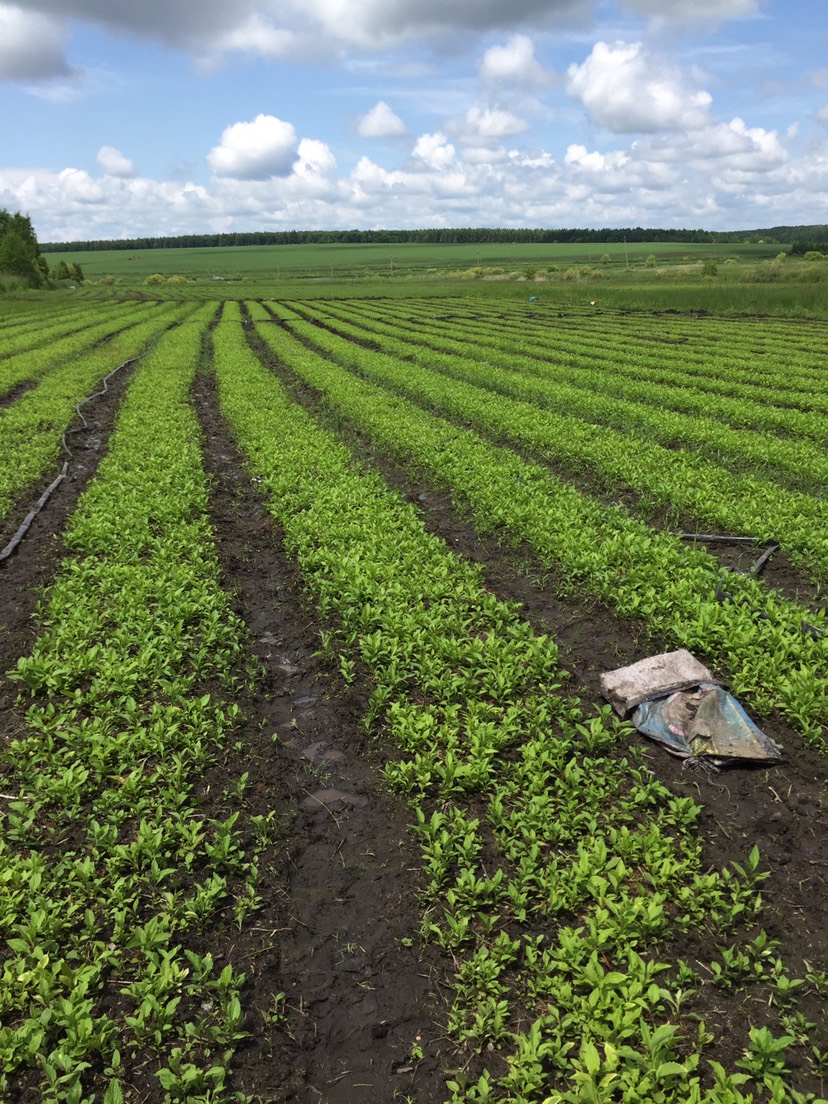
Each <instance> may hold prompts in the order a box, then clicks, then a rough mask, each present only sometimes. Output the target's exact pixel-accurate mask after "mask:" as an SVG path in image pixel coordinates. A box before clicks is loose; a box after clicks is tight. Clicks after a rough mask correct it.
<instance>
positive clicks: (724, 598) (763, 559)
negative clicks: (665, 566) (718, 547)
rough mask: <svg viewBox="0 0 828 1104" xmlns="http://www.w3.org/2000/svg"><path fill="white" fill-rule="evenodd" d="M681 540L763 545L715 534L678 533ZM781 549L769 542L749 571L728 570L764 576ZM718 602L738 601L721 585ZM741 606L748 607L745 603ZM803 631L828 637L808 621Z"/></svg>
mask: <svg viewBox="0 0 828 1104" xmlns="http://www.w3.org/2000/svg"><path fill="white" fill-rule="evenodd" d="M676 536H678V538H679V540H686V541H698V543H700V544H761V541H760V540H759V538H758V537H731V536H726V535H722V536H719V535H718V534H714V533H677V534H676ZM779 548H780V544H779V541H775V540H772V541H769V542H768V546H767V548H766V549H765V550H764V552H762V554H761V555H760V556H759V557H758V558H757V559H756V560H754V562H753V563H752V564H751V565H750V567H749V568H748V570H747V571H738V570H737V569H736V568H732V567H731V568H728V569H727V570H728V571H730V572H732V573H733V574H734V575H753V576H754V577H757V578H758V576H759V575H761V574H762V572H763V571H764V570H765V568H766V567H767V564H768V560H769V559H770V558H771V556H772V555H773V554H774V553H775V552H778V551H779ZM716 601H717V602H735V601H736V599H735V598H734V597H733V595H732V594H730V593H729V592H728V591H726V590H725V589H724V587H723V586H721V584H720V585H719V586H717V587H716ZM739 605H746V603H745V602H744V601H742V602H740V603H739ZM756 617H757V619H758V620H759V621H769V620H770V618H769V617H768V615H767V614H766V613H764V612H762V611H758V612H757V614H756ZM800 627H801V629H802V632H803V634H804V635H805V636H810V637H813V638H814V639H815V640H817V639H818V638H819V637H821V636H826V635H828V629H820V628H819V627H818V626H816V625H811V624H810V623H809V622H808V621H803V622H801V626H800Z"/></svg>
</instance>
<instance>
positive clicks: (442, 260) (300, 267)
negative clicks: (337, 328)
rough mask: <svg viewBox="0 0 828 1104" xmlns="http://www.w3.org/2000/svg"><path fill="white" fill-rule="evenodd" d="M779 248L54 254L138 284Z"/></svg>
mask: <svg viewBox="0 0 828 1104" xmlns="http://www.w3.org/2000/svg"><path fill="white" fill-rule="evenodd" d="M780 248H781V247H780V246H779V245H752V244H738V245H737V244H735V243H728V244H727V245H722V244H706V243H685V242H680V243H678V244H677V243H675V242H636V243H631V244H630V245H628V246H625V245H624V243H623V242H621V243H609V244H600V245H585V244H577V243H575V244H572V243H566V244H560V245H540V244H537V245H536V244H514V245H504V244H500V243H495V244H486V243H480V244H474V243H472V244H468V245H467V244H460V245H433V244H421V243H418V242H411V243H406V244H394V245H382V244H377V243H370V244H355V245H350V244H344V245H339V244H334V245H266V246H255V245H248V246H236V247H226V246H225V247H221V248H215V249H187V248H184V249H144V250H119V249H113V250H101V251H100V252H79V253H60V254H49V257H50V259H51V258H54V261H53V263H55V264H56V263H57V261H58V260H59V259H62V260H65V261H68V262H77V263H78V264H80V265H82V267H83V270H84V272H85V273H86V274H87V276H90V277H96V276H103V275H106V274H112V275H114V276H122V277H128V278H131V279H140V278H145V277H147V276H149V275H150V274H151V273H154V272H159V273H161V274H162V275H174V274H178V275H183V276H188V277H190V278H194V279H209V278H211V277H214V276H221V277H223V278H224V279H225V280H226V279H233V278H238V277H239V276H241V275H246V276H250V277H254V276H268V277H275V278H276V279H279V278H281V277H282V276H285V277H287V276H301V277H305V278H314V277H315V278H322V277H328V278H330V277H331V276H334V277H341V278H349V277H359V278H364V277H366V276H376V275H382V276H391V275H401V274H409V275H424V274H426V273H428V270H429V269H433V268H439V269H468V268H472V267H483V268H487V267H501V268H506V269H525V268H528V267H532V268H545V267H548V266H550V265H567V266H568V265H572V264H599V263H600V262H601V258H602V257H603V256H604V255H606V256H608V257H609V258H610V260H609V262H608V266H609V267H610V268H621V269H625V268H626V266H627V263H629V265H630V266H640V265H642V264H643V263H644V262H645V260H646V258H647V257H648V256H650V255H653V256H654V257H655V258H656V259H657V261H658V262H659V263H661V264H682V263H686V261H693V262H698V261H701V260H705V259H707V258H712V259H714V260H719V261H724V260H725V259H726V258H727V257H733V258H735V259H738V260H741V261H750V262H754V263H755V262H757V261H761V260H767V259H769V258H772V257H774V256H776V254H777V253H778V252H779V250H780Z"/></svg>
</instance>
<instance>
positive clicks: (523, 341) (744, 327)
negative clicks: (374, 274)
mask: <svg viewBox="0 0 828 1104" xmlns="http://www.w3.org/2000/svg"><path fill="white" fill-rule="evenodd" d="M388 306H389V309H390V310H394V311H395V313H397V314H398V315H399V314H400V312H399V309H398V308H395V307H393V306H391V305H390V304H389V305H388ZM464 316H465V317H468V318H469V320H470V321H471V323H472V324H471V326H470V327H468V323H467V322H466V321H465V318H464ZM402 317H403V319H404V320H409V319H410V313H409V312H408V311H406V312H404V313H403V315H402ZM419 317H420V318H421V319H422V321H423V322H428V321H429V318H430V317H431V318H433V305H432V306H431V307H429V305H428V304H425V305H424V307H423V309H422V311H421V313H420V315H419ZM434 325H435V326H436V327H437V328H438V329H440V330H442V331H444V332H445V331H448V336H451V335H452V331H456V329H458V328H460V329H464V328H466V327H468V328H469V330H470V332H471V333H474V332H475V330H476V333H477V336H479V335H480V334H481V333H484V334H485V335H486V337H487V339H489V338H490V339H491V341H492V344H493V346H494V347H496V348H500V347H503V343H504V334H509V335H511V338H512V340H513V341H515V344H513V345H512V348H513V351H515V352H517V353H519V354H524V353H528V352H531V353H534V354H536V355H541V356H543V355H544V353H545V351H546V350H547V349H548V347H549V345H550V344H554V346H555V347H556V349H557V350H558V355H559V359H560V360H561V362H562V363H571V364H573V365H574V366H579V365H581V364H589V363H597V364H598V365H601V366H604V367H606V368H607V369H608V370H612V369H613V368H614V366H615V359H616V358H615V356H614V352H613V346H614V345H615V344H616V343H619V344H620V345H621V346H622V347H623V348H624V350H625V353H626V357H627V362H626V365H624V366H621V367H620V369H619V371H620V374H621V375H622V376H623V375H625V374H626V373H627V372H628V371H629V370H630V369H633V370H634V372H635V376H636V377H638V376H646V377H647V378H648V380H649V381H650V382H651V383H652V384H653V385H654V386H657V385H658V384H659V383H665V384H668V385H669V384H671V383H674V382H681V384H682V385H683V390H685V391H687V392H688V398H689V399H692V398H694V397H695V395H696V393H697V391H701V392H702V393H704V392H705V391H711V392H713V393H715V392H722V393H723V394H725V395H732V394H741V395H742V396H743V397H745V398H750V397H753V398H754V399H756V400H757V401H759V402H762V401H763V400H764V399H765V398H766V396H767V394H768V391H769V390H773V391H775V392H776V393H777V395H778V396H779V402H780V404H781V405H791V406H801V405H805V406H808V405H810V403H811V402H812V401H813V398H814V392H816V394H817V401H818V402H819V401H822V402H823V403H824V401H825V395H824V392H825V384H824V383H823V380H822V379H821V376H820V373H819V358H820V344H821V345H822V347H823V348H824V346H825V343H826V336H827V335H826V330H825V327H824V326H823V325H821V324H820V323H807V324H804V325H802V326H800V327H799V329H801V330H802V332H803V334H804V335H807V337H806V340H807V343H808V347H807V351H806V352H804V353H803V354H800V355H799V356H798V357H797V355H796V353H795V352H794V351H793V349H792V348H791V343H792V338H793V337H794V336H795V334H796V332H797V331H796V330H794V331H791V327H790V326H788V327H787V329H786V331H785V336H786V337H787V342H777V343H774V344H773V345H772V346H771V347H770V348H768V347H765V346H764V345H763V347H762V348H761V349H758V348H757V347H756V346H757V342H758V341H759V338H760V336H761V335H760V334H757V332H756V323H754V322H747V321H730V322H719V323H718V324H716V323H711V322H709V321H708V320H696V321H694V322H693V323H692V329H689V330H688V329H687V323H684V324H682V323H680V322H677V321H676V320H674V319H673V318H670V319H665V318H663V317H659V318H658V319H657V320H652V319H648V318H646V317H643V318H642V317H638V318H637V319H636V324H635V331H634V332H632V333H631V332H630V329H629V324H628V323H627V322H626V319H625V316H624V315H623V314H618V313H616V312H607V311H601V312H600V313H599V314H597V315H596V314H593V316H592V317H591V318H590V317H582V316H579V315H576V316H575V317H574V318H573V317H568V316H567V317H565V318H563V319H561V318H559V317H558V315H557V313H556V312H555V310H554V308H552V309H551V310H543V311H538V310H536V309H535V308H529V309H528V310H527V308H526V307H523V308H520V309H515V308H514V307H513V308H511V312H508V313H505V314H504V313H502V312H499V313H498V316H497V317H493V316H492V314H491V312H490V311H488V312H487V311H480V309H479V307H477V306H476V305H471V304H470V305H469V306H467V307H465V308H464V309H463V311H462V314H461V315H460V316H459V317H453V318H450V319H441V318H439V317H438V318H436V319H434ZM763 332H764V331H763ZM608 336H610V337H611V338H615V339H616V341H611V342H609V343H608V341H607V337H608ZM766 358H767V359H766ZM679 397H680V396H679V395H676V399H678V398H679Z"/></svg>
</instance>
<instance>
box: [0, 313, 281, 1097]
mask: <svg viewBox="0 0 828 1104" xmlns="http://www.w3.org/2000/svg"><path fill="white" fill-rule="evenodd" d="M187 311H190V313H192V308H186V309H185V310H184V311H183V312H182V310H181V308H180V307H176V308H174V309H172V311H171V312H170V311H168V310H167V309H166V308H162V309H160V310H159V311H158V312H157V314H153V320H152V322H149V321H145V322H143V323H140V324H138V325H136V326H135V327H134V329H133V330H131V331H126V333H127V334H130V335H131V336H130V337H129V340H130V341H138V340H139V339H141V340H144V341H146V339H147V337H148V336H150V335H151V334H152V333H158V332H159V331H160V330H161V329H162V328H163V327H164V325H165V324H166V322H168V321H169V320H170V319H171V318H174V317H186V314H187ZM212 314H213V308H212V307H207V308H201V310H200V311H199V312H198V313H196V314H195V315H192V321H191V322H190V323H189V324H188V325H182V326H179V327H177V328H176V329H174V330H172V331H170V332H169V333H168V334H167V335H165V336H164V337H163V338H162V339H161V340H159V341H158V343H157V344H156V346H155V347H154V349H153V350H152V351H151V352H150V353H149V354H148V356H147V357H146V358H145V359H144V360H142V361H141V362H140V364H139V366H138V367H137V369H136V372H135V375H134V378H133V380H132V382H131V384H130V387H129V391H128V394H127V397H126V399H125V401H124V404H123V406H122V408H121V410H120V413H119V417H118V422H117V425H116V429H115V432H114V434H113V436H112V438H111V440H110V442H109V448H108V451H107V455H106V456H105V457H104V458H103V460H102V462H101V464H100V468H99V471H98V474H97V477H96V478H95V480H94V481H93V482H92V483H90V485H89V487H88V489H87V491H86V493H85V494H84V496H83V497H82V499H81V502H80V504H79V507H78V509H77V511H76V513H75V514H74V516H73V517H72V519H71V521H70V524H69V527H68V529H67V532H66V534H65V545H66V548H67V552H68V554H67V557H66V558H65V559H64V561H63V563H62V564H61V566H60V568H59V570H58V573H57V576H56V578H55V580H54V582H53V584H52V586H51V588H50V589H49V591H48V593H47V594H46V596H45V597H44V599H43V602H42V603H41V607H40V609H39V612H38V621H37V628H38V635H37V639H36V641H35V644H34V646H33V649H32V651H31V653H30V654H29V655H27V656H23V657H21V658H20V660H19V661H18V663H17V665H16V667H15V669H14V671H13V676H14V677H15V678H17V679H18V681H19V686H20V700H19V704H18V708H19V716H20V720H21V724H20V725H19V729H18V732H17V733H16V734H15V735H14V737H13V738H12V739H10V740H9V741H8V742H7V744H6V746H5V747H4V750H3V766H4V776H5V779H6V781H5V783H4V785H5V786H6V788H9V787H10V786H12V785H13V786H14V787H15V792H16V794H17V795H18V796H17V799H16V800H14V801H12V802H9V803H7V804H5V805H4V810H3V814H2V816H0V860H2V861H1V862H0V866H2V871H3V874H2V877H0V917H1V918H2V939H3V952H4V953H3V961H2V973H0V1055H2V1062H0V1095H2V1097H3V1098H4V1099H9V1100H11V1099H17V1098H22V1095H24V1094H28V1095H29V1096H32V1098H34V1096H35V1095H38V1096H39V1097H42V1098H43V1099H48V1100H50V1101H54V1102H55V1104H59V1102H60V1104H86V1102H90V1104H91V1102H92V1101H95V1100H104V1101H106V1102H107V1104H119V1102H123V1101H124V1100H125V1099H129V1098H131V1095H132V1094H133V1080H134V1072H135V1069H136V1068H138V1067H142V1066H146V1065H147V1064H148V1063H150V1064H151V1066H152V1067H155V1068H158V1069H159V1074H158V1083H159V1091H160V1092H162V1093H163V1094H164V1096H163V1099H165V1100H170V1101H172V1100H195V1099H203V1100H210V1101H212V1102H214V1104H230V1102H231V1101H238V1100H240V1099H241V1097H240V1096H239V1094H238V1093H237V1092H236V1091H235V1090H234V1089H233V1088H232V1086H231V1085H230V1069H231V1066H232V1062H233V1055H234V1052H235V1050H236V1048H237V1047H238V1045H239V1043H240V1041H241V1040H242V1039H243V1038H244V1037H245V1029H244V1025H243V1009H242V1004H241V996H240V994H241V991H242V987H243V985H244V980H245V979H244V975H243V974H241V973H240V972H238V971H236V970H235V969H234V967H233V966H232V964H228V965H226V966H223V968H221V969H219V968H218V967H217V966H216V965H215V962H214V961H213V959H212V957H211V956H210V955H209V954H207V955H204V956H199V955H197V954H195V952H193V951H191V950H190V949H189V948H188V946H187V944H188V942H190V941H191V940H192V939H194V938H196V937H197V933H198V932H201V931H205V930H207V929H210V928H212V929H215V928H216V926H220V913H221V911H222V910H224V909H225V908H227V906H228V905H229V903H230V901H231V900H235V901H236V902H237V905H236V909H237V921H238V922H239V923H243V922H244V920H245V918H246V916H247V915H249V913H250V911H252V910H253V909H254V908H255V907H256V904H257V902H256V897H255V887H256V875H255V870H256V850H255V848H252V849H248V850H245V848H244V846H243V845H242V843H241V839H242V827H241V823H240V821H239V818H240V817H241V816H243V811H242V809H243V789H244V780H243V779H239V780H238V783H237V785H236V787H235V789H234V790H232V789H231V793H230V799H231V800H235V802H236V805H237V807H236V808H235V809H228V810H227V811H223V813H222V815H221V816H220V817H216V816H215V814H213V815H212V816H209V815H206V814H205V811H204V809H203V808H202V807H201V804H200V800H199V797H198V792H197V791H198V783H199V780H200V779H201V778H202V777H203V774H204V771H205V770H206V769H207V768H208V766H209V765H211V764H212V763H213V762H215V761H216V759H217V757H218V755H219V752H220V749H221V745H222V743H224V742H225V741H226V740H228V739H231V738H232V735H233V733H234V731H235V729H236V728H237V727H238V725H239V722H240V712H239V709H238V706H237V705H236V704H235V702H234V701H233V698H234V696H235V691H236V689H237V687H238V678H237V675H236V673H235V672H236V666H237V662H238V658H239V656H240V655H241V654H242V653H243V650H244V647H245V642H246V633H245V630H244V627H243V625H242V624H241V622H240V621H239V619H238V618H237V617H236V616H235V615H234V613H233V610H232V599H231V598H230V596H228V595H226V594H225V593H223V591H222V589H221V587H220V585H219V579H220V571H219V566H218V560H217V557H216V552H215V548H214V546H213V542H212V533H211V529H210V524H209V521H208V518H207V504H208V499H207V486H206V479H205V476H204V473H203V470H202V466H201V457H200V451H199V434H198V427H197V423H196V422H195V419H194V417H193V415H192V412H191V411H190V409H189V396H188V389H189V386H190V384H191V381H192V378H193V375H194V373H195V369H196V365H197V362H198V356H199V350H200V346H201V339H202V334H203V332H204V330H205V328H206V326H207V324H208V323H209V321H210V319H211V317H212ZM140 335H143V338H140ZM116 340H120V339H116ZM124 340H127V338H126V336H125V337H124ZM103 348H106V347H103ZM122 352H123V350H120V352H119V353H118V354H115V353H113V350H112V346H110V347H109V350H108V353H107V355H108V356H110V357H111V356H113V355H120V353H122ZM96 355H97V354H96ZM85 370H87V371H89V372H91V371H92V368H91V367H89V366H88V367H87V369H85ZM72 371H74V372H77V371H79V368H78V365H73V366H72ZM95 372H98V368H97V362H95ZM54 378H56V377H55V376H53V375H49V376H47V377H46V378H45V379H44V385H45V384H46V383H47V382H48V381H50V380H52V379H54ZM78 380H80V376H78ZM75 386H76V384H75V383H73V384H72V387H73V388H74V387H75ZM84 386H86V385H85V384H84ZM205 680H208V681H209V682H210V684H211V687H212V689H211V691H210V692H205V690H204V688H203V683H204V681H205ZM220 689H221V691H223V693H224V695H225V697H224V699H222V697H221V696H220V693H219V691H220ZM23 722H25V723H23ZM267 831H268V825H267V823H262V824H261V825H260V831H259V840H261V839H262V838H263V836H265V835H266V834H267ZM251 834H252V833H251ZM113 992H116V993H118V995H119V998H118V1006H117V1010H113V1006H112V1002H111V1000H110V995H111V994H112V993H113ZM205 994H209V999H208V1000H206V1001H205ZM194 1009H200V1011H199V1012H198V1013H197V1014H196V1013H195V1012H194Z"/></svg>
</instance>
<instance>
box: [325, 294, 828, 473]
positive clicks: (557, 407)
mask: <svg viewBox="0 0 828 1104" xmlns="http://www.w3.org/2000/svg"><path fill="white" fill-rule="evenodd" d="M353 315H354V312H353V311H351V310H350V308H346V309H344V310H342V309H341V308H340V307H339V306H338V305H337V306H333V307H332V306H330V305H326V307H325V312H323V315H322V317H323V318H325V319H326V320H328V319H330V318H335V319H336V320H337V321H336V322H335V326H336V327H337V329H339V330H340V331H342V325H343V323H349V322H350V325H353V323H354V321H355V322H357V332H359V333H360V336H361V339H362V340H364V339H365V336H367V335H380V341H381V343H382V346H383V351H386V352H394V350H395V348H400V349H405V353H404V354H405V355H408V357H411V355H413V357H415V359H416V360H417V361H418V362H424V363H426V364H427V365H428V367H438V365H439V367H443V365H445V369H446V370H447V371H449V372H452V371H455V372H460V373H463V379H465V380H467V381H469V382H474V383H478V384H480V385H481V386H485V388H487V389H489V390H493V391H498V392H502V393H503V394H507V395H510V396H511V397H518V399H524V400H526V401H527V402H531V403H534V404H537V405H539V406H543V407H544V408H549V410H554V411H555V412H556V413H559V414H563V415H565V416H567V417H574V418H577V420H578V421H583V422H587V423H592V424H597V425H601V426H612V427H613V428H615V429H618V431H620V432H623V433H624V435H625V436H634V437H636V438H637V437H639V436H643V437H644V438H645V439H646V440H647V442H656V443H658V444H662V445H667V446H670V447H672V446H676V445H680V446H681V447H682V448H686V449H691V450H696V452H698V453H699V454H700V455H703V456H704V457H708V458H710V457H715V459H716V463H718V464H719V465H724V466H726V467H729V468H734V469H735V470H739V471H744V470H749V471H761V473H763V474H765V477H769V476H772V477H773V478H774V479H775V480H777V481H782V482H784V484H787V485H789V486H793V487H794V488H799V489H805V490H810V489H811V488H820V489H821V487H822V486H824V484H825V482H826V479H828V463H827V461H826V459H825V456H824V452H822V448H821V447H820V446H818V445H817V443H816V442H810V440H802V439H793V438H778V437H776V436H774V437H769V436H768V432H767V429H768V428H769V427H765V428H764V429H763V427H762V421H761V418H757V420H756V422H755V425H754V426H752V427H751V428H750V429H744V428H743V429H739V428H733V427H732V426H731V425H729V424H728V423H726V415H728V412H726V411H725V410H721V400H716V399H711V400H710V401H709V402H708V403H705V407H704V413H703V414H694V415H689V414H682V413H678V412H676V411H671V410H669V408H666V407H665V406H664V405H662V403H661V396H660V395H659V393H658V389H651V388H650V385H649V384H648V383H647V382H646V378H645V380H644V381H640V382H638V381H636V382H635V383H633V384H631V385H630V386H628V388H625V386H624V385H623V384H622V385H618V383H617V373H616V372H615V371H614V370H609V371H607V370H601V369H595V368H593V367H592V365H588V364H584V365H583V367H582V368H581V369H578V370H576V371H573V370H566V369H561V367H560V364H559V363H558V362H556V360H555V355H556V350H555V349H554V348H553V347H552V348H548V349H546V350H545V353H543V354H542V355H540V354H538V355H535V357H527V355H524V354H520V353H518V352H516V351H514V350H511V351H503V350H493V349H492V347H491V346H489V344H488V342H487V340H486V338H485V337H481V336H480V335H477V336H475V337H473V336H471V335H469V336H467V337H466V338H465V339H463V338H461V337H460V335H458V337H457V339H456V340H455V339H452V340H442V339H439V340H434V336H433V333H432V332H431V331H429V330H428V329H427V328H424V329H422V330H418V331H417V332H416V333H415V335H412V332H411V328H410V327H408V328H404V327H399V328H395V327H390V326H386V325H384V323H383V322H382V321H379V322H378V321H376V320H369V319H365V320H364V321H363V319H362V318H357V319H354V317H353ZM435 353H436V355H435ZM625 357H626V353H625V351H624V350H622V349H619V351H618V359H619V360H620V361H623V360H624V359H625ZM768 403H773V396H772V395H768ZM824 435H825V437H827V438H828V420H825V431H824Z"/></svg>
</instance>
